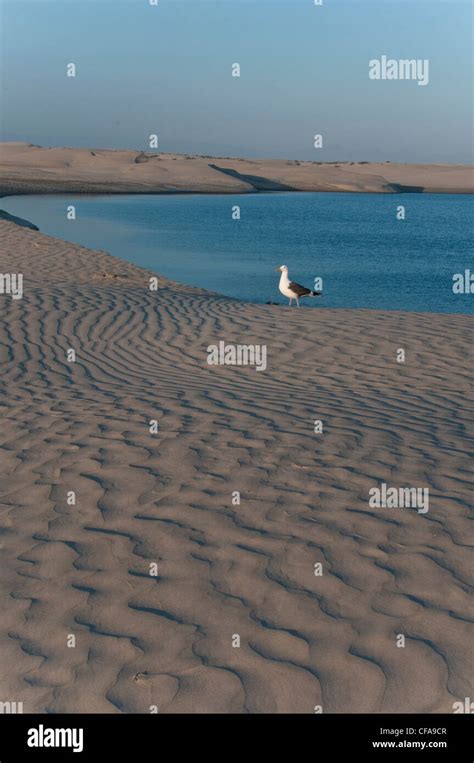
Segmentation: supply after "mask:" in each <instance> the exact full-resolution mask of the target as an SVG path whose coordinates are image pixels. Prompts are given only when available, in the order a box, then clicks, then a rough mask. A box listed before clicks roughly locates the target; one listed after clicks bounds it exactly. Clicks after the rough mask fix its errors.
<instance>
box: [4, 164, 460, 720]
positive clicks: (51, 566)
mask: <svg viewBox="0 0 474 763" xmlns="http://www.w3.org/2000/svg"><path fill="white" fill-rule="evenodd" d="M52 151H53V153H52V156H53V157H56V159H55V161H56V162H57V164H58V167H59V169H58V171H59V170H61V171H62V169H61V167H62V164H61V163H62V161H63V159H64V153H61V151H59V152H57V151H55V150H52ZM40 155H41V156H42V155H43V153H42V151H41V152H40ZM83 156H85V154H83V153H82V152H79V154H78V155H76V153H75V152H74V151H73V152H71V154H70V160H71V164H72V166H73V168H74V172H77V173H79V169H78V167H77V166H74V163H75V157H76V158H77V160H78V162H79V164H80V159H81V157H83ZM105 159H106V160H107V156H106V157H105ZM92 160H93V161H97V162H100V161H101V158H100V157H93V158H92V159H89V158H88V157H86V159H85V163H86V164H87V165H88V164H89V162H91V161H92ZM127 161H128V160H127ZM171 161H172V160H171ZM185 162H186V160H181V163H182V164H183V165H184V164H185ZM51 164H54V162H52V161H51ZM176 164H178V161H177V162H176ZM189 164H190V165H191V162H189ZM127 166H128V165H127V164H126V162H124V163H123V172H124V174H125V175H126V172H127V171H126V169H125V168H126V167H127ZM137 166H142V165H137ZM143 166H145V167H146V166H147V164H146V163H145V164H144V165H143ZM87 172H88V170H87V171H86V174H87ZM108 172H109V170H107V171H106V172H105V175H107V176H108ZM131 174H133V172H132V173H131ZM216 177H217V178H221V177H222V178H224V179H225V177H226V176H225V175H221V174H219V173H217V174H216ZM226 182H227V181H226ZM0 243H1V250H0V272H2V273H22V274H23V275H24V290H23V295H22V298H21V299H18V300H14V299H12V298H11V296H10V295H8V294H2V295H0V301H1V307H2V310H1V314H0V324H1V325H0V353H1V363H2V377H1V380H0V385H1V392H2V397H1V413H2V426H1V427H0V449H1V453H2V464H3V469H2V479H1V481H0V512H1V517H2V576H1V586H2V593H3V601H4V607H3V609H2V618H1V625H0V629H1V636H2V645H3V646H2V650H1V652H0V671H1V675H2V697H1V698H0V699H2V700H3V699H5V700H7V699H10V700H12V701H13V700H15V702H17V703H23V711H24V712H25V713H28V712H50V713H61V712H71V713H74V712H81V711H82V712H97V713H126V712H129V713H149V712H160V713H168V712H170V713H210V712H216V713H224V712H227V713H263V712H270V713H308V714H314V713H320V712H323V713H342V712H351V713H361V712H369V713H381V712H386V713H402V712H405V713H442V712H445V713H452V712H457V711H458V710H457V708H459V707H465V706H466V701H467V700H466V698H469V697H473V696H474V694H473V691H474V687H473V685H472V681H471V678H470V677H471V676H472V638H471V634H470V625H469V623H470V620H471V617H472V606H471V603H470V600H469V577H470V559H471V557H470V553H471V551H470V547H469V530H468V524H469V522H468V518H469V502H470V498H471V492H470V484H469V474H470V472H469V458H468V454H469V452H470V449H471V444H472V439H471V434H472V421H473V416H472V413H473V409H474V404H473V400H472V386H471V382H470V375H471V372H472V360H471V358H470V357H469V353H468V350H467V348H468V347H469V343H470V338H471V331H472V319H471V318H470V317H468V316H464V315H439V314H438V315H437V314H425V313H402V312H378V311H371V310H331V309H326V310H317V309H314V310H304V309H300V310H298V309H297V308H294V309H292V308H289V307H286V306H273V305H255V304H247V303H243V302H239V301H238V300H233V299H229V298H225V297H221V296H219V295H215V294H210V293H208V292H205V291H203V290H200V289H193V288H189V287H184V286H181V285H179V284H176V283H173V282H171V281H169V280H167V279H165V278H162V277H158V279H159V288H158V290H157V291H152V290H150V288H149V283H150V281H149V279H150V277H152V278H154V277H156V274H155V273H151V272H148V271H145V270H142V269H141V268H138V267H136V266H134V265H132V264H130V263H127V262H122V261H120V260H118V259H116V258H114V257H111V256H110V255H108V254H107V253H105V252H100V251H92V250H89V249H85V248H83V247H81V246H79V245H75V244H70V243H68V242H66V241H61V240H59V239H55V238H50V237H48V236H45V235H43V234H41V233H40V232H38V231H35V230H32V229H30V228H27V227H20V226H18V225H17V224H15V223H14V222H12V221H11V220H0ZM220 340H224V341H225V342H226V343H229V344H231V343H242V342H245V343H246V344H250V343H252V344H254V345H259V346H265V347H266V348H267V363H266V367H265V369H264V370H262V372H261V373H256V371H255V368H252V367H248V366H247V367H246V366H228V365H225V364H223V365H209V363H208V362H207V352H208V349H207V348H209V346H211V345H213V344H214V345H215V344H217V343H218V342H219V341H220ZM401 347H402V348H405V350H406V361H405V362H404V363H398V362H397V352H398V351H399V348H401ZM71 349H73V350H74V352H75V359H74V361H71V360H70V357H69V355H70V351H71ZM318 422H319V423H318ZM384 486H386V487H387V488H388V489H391V488H393V487H395V488H397V489H400V488H404V489H405V488H409V487H413V488H417V489H423V490H425V489H426V490H429V510H428V503H427V502H425V503H424V504H423V506H424V509H426V511H423V512H420V511H418V510H417V509H416V508H413V506H411V507H410V506H408V507H407V506H406V505H404V504H401V503H400V504H399V505H391V506H389V505H388V502H387V501H386V500H385V497H386V496H387V495H388V490H387V489H385V488H384ZM374 489H375V490H376V491H378V494H379V495H380V500H379V499H377V501H376V502H375V503H374V502H373V501H372V503H370V501H369V497H370V495H371V493H373V491H374ZM71 491H72V493H73V495H74V500H72V496H71ZM385 504H386V505H385Z"/></svg>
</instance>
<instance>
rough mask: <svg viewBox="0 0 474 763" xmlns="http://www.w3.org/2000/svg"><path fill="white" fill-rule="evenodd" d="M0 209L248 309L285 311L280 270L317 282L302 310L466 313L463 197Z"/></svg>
mask: <svg viewBox="0 0 474 763" xmlns="http://www.w3.org/2000/svg"><path fill="white" fill-rule="evenodd" d="M71 204H73V205H75V207H76V215H77V219H76V220H75V221H68V220H67V219H66V207H67V206H68V205H71ZM236 205H238V206H239V207H240V210H241V219H240V220H233V219H232V207H234V206H236ZM399 205H403V206H404V207H405V209H406V219H405V220H404V221H401V220H397V218H396V212H397V207H398V206H399ZM0 207H2V208H3V209H5V210H6V211H8V212H10V213H11V214H14V215H17V216H19V217H23V218H26V219H27V220H30V221H31V222H33V223H35V224H36V225H37V226H38V227H39V228H40V230H41V231H42V232H44V233H47V234H50V235H53V236H59V237H61V238H65V239H68V240H71V241H74V242H76V243H80V244H83V245H84V246H89V247H92V248H96V249H105V250H106V251H109V252H111V254H114V255H116V256H118V257H122V258H123V259H125V260H128V261H129V262H133V263H136V264H137V265H142V266H144V267H147V268H152V269H154V270H156V271H157V272H159V273H162V274H163V275H165V276H167V277H169V278H172V279H175V280H177V281H180V282H182V283H185V284H191V285H196V286H201V287H204V288H206V289H210V290H212V291H217V292H220V293H222V294H226V295H229V296H232V297H238V298H240V299H244V300H249V301H252V302H267V301H275V302H281V303H282V304H285V303H286V300H284V298H283V297H282V296H281V294H280V293H279V291H278V278H279V274H278V273H276V272H275V268H276V267H278V266H279V265H281V264H285V265H288V267H289V270H290V278H292V279H294V280H295V281H298V282H299V283H302V284H304V285H305V286H308V287H312V286H313V284H314V279H315V278H316V277H321V278H322V279H323V297H322V298H318V299H313V300H310V299H307V300H305V304H307V305H308V306H317V307H318V308H321V307H362V308H369V309H380V310H414V311H430V312H450V313H466V312H472V304H473V302H474V295H469V294H453V291H452V284H453V280H452V279H453V275H454V274H455V273H461V272H462V273H463V272H464V271H465V270H466V269H469V268H470V269H471V272H474V262H473V258H472V230H473V205H472V197H470V196H466V195H448V194H439V195H437V194H400V195H399V194H396V195H392V194H390V195H378V194H349V193H276V194H252V195H239V196H228V195H225V196H224V195H215V196H207V195H172V196H164V195H160V196H153V195H143V196H126V195H124V196H87V195H81V196H73V195H67V196H66V195H64V196H57V195H53V196H17V197H10V198H4V199H2V200H1V201H0Z"/></svg>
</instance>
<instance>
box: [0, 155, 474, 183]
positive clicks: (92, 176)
mask: <svg viewBox="0 0 474 763" xmlns="http://www.w3.org/2000/svg"><path fill="white" fill-rule="evenodd" d="M316 154H317V151H315V155H316ZM473 188H474V176H473V171H472V167H469V166H467V165H462V164H392V163H390V162H385V163H380V164H377V163H372V162H333V163H331V164H328V163H322V162H318V161H314V162H298V161H291V160H290V161H286V160H271V159H258V160H257V159H236V158H231V157H211V156H194V155H187V154H185V155H183V154H169V153H166V154H164V153H159V152H158V151H157V152H143V151H130V150H106V149H86V148H42V147H40V146H34V145H31V144H29V143H2V144H0V195H8V194H15V193H67V192H74V193H252V192H255V191H269V190H273V191H278V190H280V191H281V190H290V191H352V192H355V193H356V192H358V193H397V192H400V191H407V192H423V191H425V192H430V193H472V192H473Z"/></svg>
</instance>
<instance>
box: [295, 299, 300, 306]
mask: <svg viewBox="0 0 474 763" xmlns="http://www.w3.org/2000/svg"><path fill="white" fill-rule="evenodd" d="M296 304H297V306H298V307H299V306H300V301H299V299H298V297H296Z"/></svg>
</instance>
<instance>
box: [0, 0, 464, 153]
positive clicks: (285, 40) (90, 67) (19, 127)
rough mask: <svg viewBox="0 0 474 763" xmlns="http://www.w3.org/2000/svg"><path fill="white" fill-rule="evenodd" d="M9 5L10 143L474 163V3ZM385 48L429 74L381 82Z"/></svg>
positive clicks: (141, 0) (169, 0)
mask: <svg viewBox="0 0 474 763" xmlns="http://www.w3.org/2000/svg"><path fill="white" fill-rule="evenodd" d="M1 9H2V34H1V42H2V75H1V85H2V91H1V95H2V103H1V106H2V109H1V111H2V139H3V140H25V141H30V142H32V143H38V144H40V145H46V146H62V145H70V146H91V147H103V148H108V147H110V148H120V147H124V148H136V149H146V148H147V147H148V145H147V139H148V136H149V135H150V133H157V134H158V135H159V141H160V148H161V149H162V150H163V151H177V152H187V153H201V154H213V155H220V156H222V155H224V156H226V155H235V156H254V157H258V156H260V157H277V158H282V157H285V158H290V159H313V160H316V161H318V160H319V161H331V160H336V159H340V160H350V161H352V160H354V161H362V160H391V161H410V162H416V161H419V162H431V161H439V162H469V161H471V160H472V143H471V130H472V69H471V60H472V48H471V34H472V10H471V3H470V2H469V1H468V0H324V2H323V5H322V6H315V5H314V0H158V6H157V7H152V6H150V5H149V0H1ZM382 55H387V56H388V57H392V58H396V59H400V58H417V59H418V58H420V59H425V58H428V59H429V61H430V72H429V73H430V82H429V84H428V85H427V86H426V87H420V86H418V84H417V83H416V82H413V81H408V82H407V81H405V82H401V81H391V82H389V81H385V82H384V81H371V80H370V79H369V77H368V62H369V60H370V59H372V58H379V57H380V56H382ZM70 62H74V63H75V64H76V66H77V76H76V78H75V79H72V78H67V77H66V64H68V63H70ZM234 62H238V63H239V64H240V65H241V77H240V78H233V77H232V76H231V65H232V64H233V63H234ZM315 133H322V135H323V145H324V148H323V149H319V150H316V149H315V148H314V147H313V136H314V134H315Z"/></svg>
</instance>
